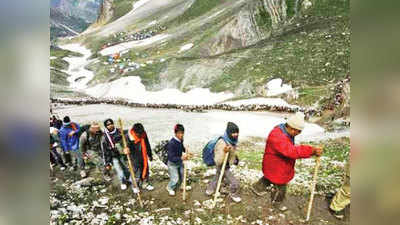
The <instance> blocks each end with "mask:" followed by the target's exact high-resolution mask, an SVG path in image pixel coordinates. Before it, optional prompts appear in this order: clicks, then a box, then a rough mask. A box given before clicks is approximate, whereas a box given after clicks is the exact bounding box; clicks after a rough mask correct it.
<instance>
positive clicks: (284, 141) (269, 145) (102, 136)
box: [50, 112, 350, 219]
mask: <svg viewBox="0 0 400 225" xmlns="http://www.w3.org/2000/svg"><path fill="white" fill-rule="evenodd" d="M304 124H305V123H304V114H302V113H300V112H298V113H296V114H294V115H292V116H291V117H289V119H288V120H287V122H286V123H284V124H280V125H277V126H276V127H274V128H273V130H272V131H271V132H270V134H269V135H268V138H267V140H266V146H265V153H264V158H263V162H262V171H263V174H264V175H263V176H262V177H261V178H260V179H259V181H258V182H256V183H255V184H253V185H252V187H251V189H252V191H253V192H254V193H255V194H256V195H258V196H264V195H266V194H267V193H270V194H271V200H272V202H273V204H275V205H278V206H279V204H280V203H281V202H282V201H283V200H284V198H285V194H286V186H287V184H288V183H289V182H290V180H292V178H293V177H294V174H295V170H294V165H295V161H296V159H300V158H309V157H311V156H314V155H315V156H321V155H322V153H323V150H322V149H321V148H318V147H313V146H309V145H295V143H294V139H295V136H297V135H299V134H300V133H301V131H302V130H303V129H304ZM104 127H105V128H104V130H101V128H100V125H99V124H98V123H96V122H93V123H91V124H90V125H83V126H80V125H79V124H77V123H75V122H72V121H71V120H70V118H69V117H68V116H65V117H64V118H63V121H61V120H59V119H57V118H56V117H55V116H53V117H52V118H50V166H51V168H53V167H54V166H57V165H59V166H60V170H62V171H63V170H65V169H66V168H67V167H69V169H70V170H71V171H74V170H78V169H79V171H80V175H81V177H82V178H85V177H87V170H88V169H89V166H88V164H89V163H94V164H95V165H96V167H97V168H99V169H100V171H101V172H102V174H103V176H104V179H105V180H108V181H110V180H111V176H110V175H111V171H112V170H114V172H115V174H116V175H117V176H118V178H119V181H120V185H121V189H122V190H125V189H127V187H128V185H129V184H131V183H132V177H130V173H129V170H128V169H127V168H128V167H127V166H126V165H127V163H126V157H127V155H129V156H130V158H131V159H132V164H133V170H134V174H135V180H136V183H137V184H138V188H134V187H132V190H133V192H135V193H138V192H140V190H147V191H151V190H153V189H154V187H153V186H152V184H151V182H150V177H149V163H148V162H149V161H153V153H152V149H151V146H150V142H149V139H148V136H147V133H146V130H145V128H144V127H143V125H142V124H141V123H135V124H134V125H133V126H132V127H131V128H130V129H128V130H127V131H122V130H120V129H117V128H116V127H115V125H114V121H113V120H112V119H110V118H109V119H106V120H105V121H104ZM173 130H174V134H175V135H174V136H173V137H172V138H171V140H169V141H168V142H166V144H165V145H164V146H163V147H162V149H161V151H157V154H158V156H159V158H160V159H161V160H162V161H163V162H164V163H165V164H166V165H167V166H168V173H169V177H170V181H169V183H168V185H167V186H166V190H167V192H168V194H169V195H170V196H174V195H175V192H176V190H178V189H179V188H183V187H181V183H182V182H183V177H184V176H183V173H184V161H186V160H189V159H190V158H192V157H193V155H192V154H191V153H189V152H188V149H187V148H186V147H185V146H184V144H183V142H184V133H185V128H184V126H183V125H182V124H176V125H175V126H174V129H173ZM122 135H125V137H126V140H127V146H126V147H124V146H123V142H122ZM238 140H239V127H238V126H237V125H236V124H235V123H233V122H228V124H227V127H226V130H225V132H224V133H223V134H222V135H221V136H219V137H216V138H215V139H213V140H210V141H209V142H208V143H207V144H206V145H205V147H204V149H203V162H204V163H205V164H206V165H207V166H216V170H217V173H216V175H215V177H214V179H213V180H212V181H211V182H210V183H209V184H208V186H207V188H206V190H205V194H206V195H209V196H211V195H213V194H214V193H215V191H216V189H217V183H218V178H219V176H220V174H221V173H223V179H224V184H226V185H228V186H229V192H230V193H229V196H230V197H231V199H232V200H233V201H234V202H240V201H241V198H240V195H239V189H240V183H239V180H238V179H237V178H235V176H234V175H233V173H232V172H231V171H230V165H237V164H238V163H239V158H238V156H237V154H236V153H237V144H238ZM228 152H229V155H228V159H227V161H226V166H225V167H223V163H224V161H225V160H224V158H225V155H226V153H228ZM222 168H225V171H221V170H222ZM346 174H347V175H348V172H346ZM190 189H191V187H190V186H186V190H187V191H189V190H190ZM349 203H350V186H349V177H348V176H346V179H345V184H344V185H343V187H342V188H341V189H340V190H339V191H338V193H337V194H336V195H335V196H334V198H333V200H332V202H331V204H330V210H331V212H332V213H333V215H335V216H336V217H337V218H339V219H341V218H343V211H344V210H343V209H344V208H345V207H346V206H347V205H348V204H349Z"/></svg>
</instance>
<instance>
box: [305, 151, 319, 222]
mask: <svg viewBox="0 0 400 225" xmlns="http://www.w3.org/2000/svg"><path fill="white" fill-rule="evenodd" d="M320 162H321V158H320V157H319V156H318V157H317V158H316V161H315V170H314V178H313V182H312V186H311V196H310V201H309V202H308V209H307V217H306V221H308V220H310V215H311V208H312V204H313V200H314V194H315V185H316V184H317V177H318V169H319V165H320Z"/></svg>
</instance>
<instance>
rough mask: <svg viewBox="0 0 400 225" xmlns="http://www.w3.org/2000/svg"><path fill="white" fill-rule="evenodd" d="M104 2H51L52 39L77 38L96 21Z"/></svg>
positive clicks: (97, 0) (100, 0)
mask: <svg viewBox="0 0 400 225" xmlns="http://www.w3.org/2000/svg"><path fill="white" fill-rule="evenodd" d="M101 4H102V0H85V1H79V0H51V1H50V38H51V40H54V39H56V38H57V37H66V36H75V35H78V34H79V33H81V32H82V31H84V30H85V29H86V28H87V27H88V26H89V25H90V24H92V23H93V22H94V21H96V19H97V17H98V14H99V7H100V6H101Z"/></svg>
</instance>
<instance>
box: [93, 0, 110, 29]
mask: <svg viewBox="0 0 400 225" xmlns="http://www.w3.org/2000/svg"><path fill="white" fill-rule="evenodd" d="M113 2H114V0H103V3H102V4H101V7H100V12H99V16H98V18H97V21H96V23H99V24H105V23H107V22H108V21H110V20H111V18H112V17H113V15H114V9H113Z"/></svg>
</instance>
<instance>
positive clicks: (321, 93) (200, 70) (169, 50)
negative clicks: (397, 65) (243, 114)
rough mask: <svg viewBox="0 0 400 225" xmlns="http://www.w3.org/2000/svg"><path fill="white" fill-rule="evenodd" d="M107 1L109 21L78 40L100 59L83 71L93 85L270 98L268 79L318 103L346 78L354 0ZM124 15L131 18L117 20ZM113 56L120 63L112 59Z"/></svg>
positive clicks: (312, 103) (307, 102)
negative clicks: (135, 79) (137, 82)
mask: <svg viewBox="0 0 400 225" xmlns="http://www.w3.org/2000/svg"><path fill="white" fill-rule="evenodd" d="M111 2H112V3H111ZM108 4H112V7H108V8H110V9H109V10H106V8H107V7H103V11H102V14H101V15H100V17H101V18H108V19H105V22H103V24H99V25H97V26H93V27H91V28H89V29H88V30H86V31H85V32H84V33H83V34H81V35H80V36H79V37H77V38H75V39H74V40H72V41H73V42H79V43H82V44H84V45H85V46H86V47H87V48H89V49H90V50H91V51H92V53H93V55H92V59H93V58H96V60H94V61H93V62H92V63H91V64H90V65H88V66H87V68H89V69H90V70H92V71H93V72H94V74H95V75H94V79H93V80H91V81H90V82H89V86H94V85H97V84H100V83H105V82H106V83H107V82H110V81H114V80H117V79H119V78H122V77H130V76H139V77H140V78H141V82H142V83H143V84H144V85H145V87H146V89H147V90H151V91H159V90H163V89H165V88H177V89H178V90H181V91H183V92H186V91H189V90H191V89H193V88H198V87H201V88H209V89H210V90H211V91H213V92H230V93H233V94H234V95H235V98H249V97H255V96H258V97H262V96H267V93H266V84H267V82H268V81H270V80H271V79H274V78H282V79H283V83H285V84H286V83H289V84H290V85H292V86H293V88H294V89H295V92H296V93H295V95H291V96H296V97H295V98H288V96H286V95H283V96H281V97H283V98H286V100H287V101H290V102H291V103H293V104H298V105H305V106H319V105H321V104H323V103H324V101H323V99H324V98H329V97H330V96H331V95H332V94H333V91H330V90H331V89H332V88H333V87H334V85H335V84H336V83H337V82H338V81H340V80H343V79H344V78H345V77H346V76H348V75H349V72H350V67H349V65H350V64H349V59H350V49H349V47H350V24H349V1H348V0H333V1H328V0H320V1H313V0H303V1H301V0H286V1H285V0H279V1H272V0H249V1H244V0H236V1H228V0H201V1H200V0H174V1H172V0H167V1H155V0H140V1H128V0H121V1H116V0H114V1H110V2H108ZM119 4H126V5H130V7H131V9H132V10H130V11H128V12H127V7H125V8H124V10H122V9H121V8H118V7H116V6H118V5H119ZM128 9H129V7H128ZM111 10H112V11H111ZM121 11H123V12H124V13H125V14H124V15H122V16H120V17H118V18H115V15H116V14H118V15H121ZM107 13H108V14H107ZM160 28H162V29H160ZM137 36H140V37H141V36H143V38H136V37H137ZM113 54H119V56H118V57H119V58H118V59H116V60H112V61H110V56H112V55H113Z"/></svg>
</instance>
